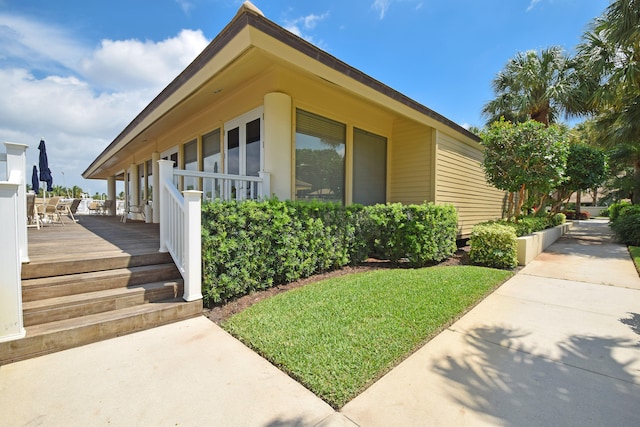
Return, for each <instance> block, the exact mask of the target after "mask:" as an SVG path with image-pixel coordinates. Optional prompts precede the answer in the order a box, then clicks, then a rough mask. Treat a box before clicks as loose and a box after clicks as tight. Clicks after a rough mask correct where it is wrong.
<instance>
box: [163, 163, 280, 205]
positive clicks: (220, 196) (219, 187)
mask: <svg viewBox="0 0 640 427" xmlns="http://www.w3.org/2000/svg"><path fill="white" fill-rule="evenodd" d="M173 174H174V177H175V178H174V179H173V183H174V184H177V182H176V181H177V177H179V176H181V177H183V179H184V186H183V188H188V189H189V188H193V189H195V188H200V185H199V183H198V181H199V180H202V187H201V188H202V197H203V199H204V200H205V201H213V200H237V201H242V200H258V199H262V198H266V197H269V189H270V188H271V179H270V175H269V173H267V172H258V174H259V175H258V176H244V175H228V174H223V173H213V172H198V171H189V170H181V169H174V170H173Z"/></svg>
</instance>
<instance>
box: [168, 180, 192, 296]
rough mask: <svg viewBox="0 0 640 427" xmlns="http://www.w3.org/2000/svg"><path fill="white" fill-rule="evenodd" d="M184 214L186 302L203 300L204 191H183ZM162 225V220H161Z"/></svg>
mask: <svg viewBox="0 0 640 427" xmlns="http://www.w3.org/2000/svg"><path fill="white" fill-rule="evenodd" d="M182 194H183V195H184V203H185V213H184V233H183V234H184V239H185V240H184V257H185V260H184V271H185V273H186V274H185V276H186V277H185V280H184V295H183V299H184V300H185V301H195V300H198V299H202V284H201V281H202V232H201V225H202V219H201V216H202V211H201V195H202V191H194V190H188V191H183V192H182ZM160 223H162V219H161V220H160Z"/></svg>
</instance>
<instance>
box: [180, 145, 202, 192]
mask: <svg viewBox="0 0 640 427" xmlns="http://www.w3.org/2000/svg"><path fill="white" fill-rule="evenodd" d="M184 169H185V170H188V171H197V170H198V142H197V141H196V140H195V139H194V140H193V141H189V142H187V143H186V144H184ZM183 188H184V189H185V190H197V189H198V178H193V177H184V187H183Z"/></svg>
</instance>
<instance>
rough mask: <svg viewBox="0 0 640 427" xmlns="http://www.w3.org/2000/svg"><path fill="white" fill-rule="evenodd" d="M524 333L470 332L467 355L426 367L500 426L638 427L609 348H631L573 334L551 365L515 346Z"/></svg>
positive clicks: (631, 383) (629, 379) (627, 381)
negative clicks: (578, 426)
mask: <svg viewBox="0 0 640 427" xmlns="http://www.w3.org/2000/svg"><path fill="white" fill-rule="evenodd" d="M635 316H637V315H635ZM635 318H636V319H637V317H635ZM528 335H529V333H528V332H526V331H519V330H513V329H508V328H500V327H498V328H477V329H474V330H472V331H471V332H470V333H469V335H467V336H466V340H467V342H468V343H469V344H470V345H471V346H472V348H473V350H472V351H471V352H470V354H469V356H468V357H466V358H465V359H459V358H448V359H446V360H441V361H439V362H437V363H436V364H435V366H434V367H433V368H434V370H435V372H437V373H439V374H440V375H442V376H444V377H445V378H446V379H447V380H448V381H447V382H448V383H449V384H450V385H449V390H446V391H447V393H448V394H450V397H451V398H452V399H453V400H454V401H457V402H458V403H459V404H460V405H461V406H462V407H463V408H468V410H471V411H475V412H478V413H483V414H485V415H487V416H489V417H491V418H492V419H493V421H494V422H496V423H497V424H500V425H507V426H521V425H528V426H549V425H640V412H639V411H638V408H639V407H640V386H639V385H638V384H636V383H635V381H636V379H635V378H634V377H633V376H632V375H631V374H630V373H629V372H628V370H629V367H628V366H629V364H630V363H631V361H629V362H628V363H620V362H619V361H617V360H616V359H614V357H613V355H614V352H615V351H616V349H618V348H629V347H638V343H636V342H630V341H628V340H622V339H617V338H604V337H596V336H573V337H571V338H570V339H569V340H567V341H566V342H564V343H561V344H560V345H559V346H558V347H559V352H560V354H559V356H558V354H557V353H556V354H555V355H554V356H553V359H551V358H548V357H545V356H544V355H534V353H536V352H535V348H528V347H527V346H526V345H523V344H521V343H520V340H521V339H522V338H524V337H526V336H528Z"/></svg>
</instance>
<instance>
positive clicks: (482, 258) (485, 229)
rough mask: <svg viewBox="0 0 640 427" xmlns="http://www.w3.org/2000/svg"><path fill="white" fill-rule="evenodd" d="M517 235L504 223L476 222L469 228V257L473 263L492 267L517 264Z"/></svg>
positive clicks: (506, 266)
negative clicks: (476, 223)
mask: <svg viewBox="0 0 640 427" xmlns="http://www.w3.org/2000/svg"><path fill="white" fill-rule="evenodd" d="M516 239H517V236H516V232H515V230H514V228H513V227H510V226H508V225H504V224H498V223H494V224H478V225H476V226H474V227H473V229H472V230H471V239H470V241H469V244H470V245H471V249H470V251H469V257H470V259H471V261H472V262H473V263H474V264H478V265H483V266H486V267H494V268H513V267H515V266H516V265H518V247H517V242H516Z"/></svg>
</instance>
